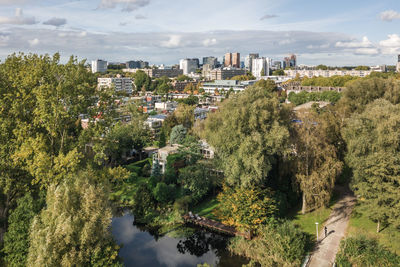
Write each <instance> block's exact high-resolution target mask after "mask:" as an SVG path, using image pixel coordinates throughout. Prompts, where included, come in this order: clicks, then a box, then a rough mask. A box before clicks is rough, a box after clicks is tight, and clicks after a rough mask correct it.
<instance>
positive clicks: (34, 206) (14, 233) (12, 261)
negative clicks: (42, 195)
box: [3, 193, 44, 266]
mask: <svg viewBox="0 0 400 267" xmlns="http://www.w3.org/2000/svg"><path fill="white" fill-rule="evenodd" d="M43 204H44V203H43V201H41V200H35V199H34V198H33V197H32V195H31V194H30V193H27V194H26V195H25V196H23V197H21V198H19V199H18V200H17V207H16V208H15V209H14V210H13V211H12V212H11V214H10V217H9V218H8V223H9V226H8V230H7V232H6V233H5V235H4V248H3V252H4V253H5V257H4V260H5V262H6V264H7V266H26V260H27V256H28V250H29V244H30V242H29V231H30V227H31V223H32V220H33V218H34V217H35V216H36V215H37V214H38V213H39V212H40V210H41V208H42V207H43Z"/></svg>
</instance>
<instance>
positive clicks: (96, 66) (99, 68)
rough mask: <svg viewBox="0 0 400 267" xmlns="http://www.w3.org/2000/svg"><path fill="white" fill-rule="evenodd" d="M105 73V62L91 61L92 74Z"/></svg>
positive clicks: (99, 60)
mask: <svg viewBox="0 0 400 267" xmlns="http://www.w3.org/2000/svg"><path fill="white" fill-rule="evenodd" d="M106 71H107V61H105V60H101V59H97V60H93V61H92V73H96V72H106Z"/></svg>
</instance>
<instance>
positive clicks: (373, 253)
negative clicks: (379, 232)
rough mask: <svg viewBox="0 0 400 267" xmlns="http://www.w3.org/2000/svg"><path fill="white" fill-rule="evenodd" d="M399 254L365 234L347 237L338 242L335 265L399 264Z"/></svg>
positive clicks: (392, 266) (392, 265)
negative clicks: (338, 248)
mask: <svg viewBox="0 0 400 267" xmlns="http://www.w3.org/2000/svg"><path fill="white" fill-rule="evenodd" d="M399 262H400V256H398V255H396V254H394V253H392V252H390V251H389V250H387V249H386V248H385V247H382V246H381V245H379V244H378V242H377V241H376V240H374V239H368V238H366V237H365V236H358V237H349V238H347V239H345V240H342V242H341V243H340V251H339V253H338V254H337V256H336V264H337V266H349V267H352V266H354V267H355V266H387V267H395V266H399Z"/></svg>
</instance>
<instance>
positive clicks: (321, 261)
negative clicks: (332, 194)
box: [307, 188, 356, 267]
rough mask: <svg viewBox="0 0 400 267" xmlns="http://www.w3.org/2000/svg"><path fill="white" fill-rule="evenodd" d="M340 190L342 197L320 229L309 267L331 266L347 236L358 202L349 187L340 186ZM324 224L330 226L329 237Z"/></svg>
mask: <svg viewBox="0 0 400 267" xmlns="http://www.w3.org/2000/svg"><path fill="white" fill-rule="evenodd" d="M339 191H340V193H341V197H340V199H339V200H338V202H337V203H336V204H335V205H334V206H333V211H332V213H331V215H330V216H329V219H328V220H327V221H326V223H325V224H324V225H323V226H322V227H321V228H322V229H320V233H319V242H318V244H317V246H316V248H315V250H314V252H313V253H312V255H311V259H310V261H309V264H308V265H307V266H309V267H328V266H329V267H331V266H332V265H333V263H334V262H335V258H336V254H337V252H338V250H339V245H340V241H341V240H342V238H343V237H344V236H345V233H346V229H347V226H348V224H349V219H350V214H351V212H352V210H353V207H354V204H355V203H356V198H355V196H354V195H353V193H352V192H351V191H350V190H349V189H347V188H340V189H339ZM324 226H326V227H327V228H328V236H327V237H325V233H324Z"/></svg>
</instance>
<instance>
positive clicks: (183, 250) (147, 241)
mask: <svg viewBox="0 0 400 267" xmlns="http://www.w3.org/2000/svg"><path fill="white" fill-rule="evenodd" d="M112 233H113V236H114V238H115V240H116V241H117V243H118V244H119V245H121V244H122V245H123V246H122V248H121V250H120V253H119V255H120V257H121V258H122V259H123V261H124V264H125V266H135V267H142V266H143V267H157V266H162V267H166V266H168V267H169V266H171V267H172V266H179V267H186V266H197V264H199V263H208V264H209V265H211V266H223V267H225V266H226V267H228V266H229V267H235V266H242V264H245V263H247V261H246V260H245V259H243V258H241V257H237V256H232V255H230V253H229V252H228V251H227V250H226V245H227V242H228V241H229V238H228V237H226V236H222V235H219V234H215V233H209V232H206V231H204V230H201V229H195V228H189V227H182V228H180V229H172V230H171V232H170V233H169V234H168V235H165V236H157V235H155V234H152V233H151V231H149V230H148V229H146V228H142V227H140V226H135V225H133V216H132V215H129V214H126V215H124V216H122V217H115V218H114V219H113V221H112ZM171 236H174V237H171Z"/></svg>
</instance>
